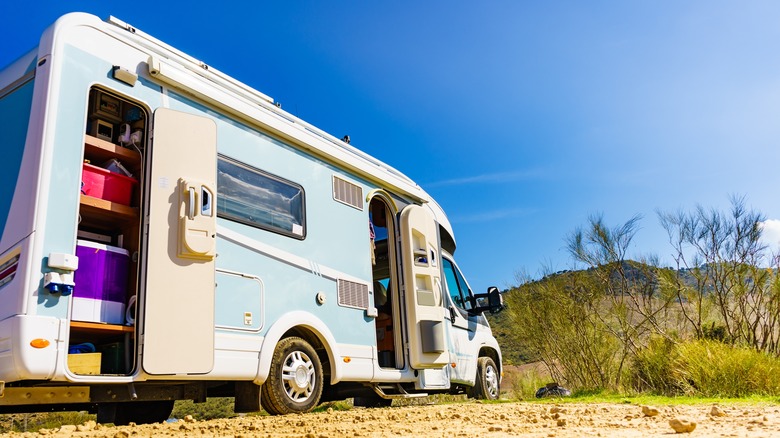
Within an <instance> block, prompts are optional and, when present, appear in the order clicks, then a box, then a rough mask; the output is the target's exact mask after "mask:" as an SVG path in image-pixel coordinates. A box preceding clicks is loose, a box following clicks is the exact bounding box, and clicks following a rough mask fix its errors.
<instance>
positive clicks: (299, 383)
mask: <svg viewBox="0 0 780 438" xmlns="http://www.w3.org/2000/svg"><path fill="white" fill-rule="evenodd" d="M321 395H322V364H321V363H320V358H319V357H318V356H317V353H316V352H315V351H314V348H312V346H311V345H309V343H308V342H306V341H304V340H303V339H301V338H298V337H290V338H286V339H283V340H282V341H280V342H279V344H278V345H277V346H276V349H275V350H274V356H273V358H272V359H271V371H270V372H269V374H268V380H266V381H265V383H263V387H262V389H261V392H260V403H261V404H262V406H263V409H265V410H266V411H267V412H268V413H269V414H272V415H275V414H292V413H297V412H308V411H310V410H312V409H313V408H314V407H315V406H317V405H318V404H319V402H320V396H321Z"/></svg>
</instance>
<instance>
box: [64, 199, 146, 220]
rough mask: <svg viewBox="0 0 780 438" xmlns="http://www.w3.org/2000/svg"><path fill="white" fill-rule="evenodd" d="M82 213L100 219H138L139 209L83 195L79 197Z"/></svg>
mask: <svg viewBox="0 0 780 438" xmlns="http://www.w3.org/2000/svg"><path fill="white" fill-rule="evenodd" d="M79 203H80V205H81V213H82V215H87V216H89V217H91V218H95V219H99V220H106V221H112V220H120V221H131V220H137V219H138V209H137V208H134V207H129V206H127V205H123V204H119V203H116V202H111V201H106V200H105V199H100V198H94V197H92V196H87V195H81V198H80V199H79Z"/></svg>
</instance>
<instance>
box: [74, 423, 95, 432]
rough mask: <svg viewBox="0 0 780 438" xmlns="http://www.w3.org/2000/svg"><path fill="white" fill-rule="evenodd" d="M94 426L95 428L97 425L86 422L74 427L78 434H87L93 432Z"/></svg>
mask: <svg viewBox="0 0 780 438" xmlns="http://www.w3.org/2000/svg"><path fill="white" fill-rule="evenodd" d="M95 426H97V423H95V422H94V421H87V422H86V423H84V424H79V425H78V426H76V431H78V432H89V431H90V430H94V429H95Z"/></svg>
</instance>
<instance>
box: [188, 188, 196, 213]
mask: <svg viewBox="0 0 780 438" xmlns="http://www.w3.org/2000/svg"><path fill="white" fill-rule="evenodd" d="M187 192H189V195H190V202H189V204H187V217H188V218H189V219H190V220H192V219H195V188H194V187H188V188H187Z"/></svg>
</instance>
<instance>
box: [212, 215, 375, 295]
mask: <svg viewBox="0 0 780 438" xmlns="http://www.w3.org/2000/svg"><path fill="white" fill-rule="evenodd" d="M217 236H219V237H221V238H222V239H225V240H227V241H230V242H233V243H235V244H237V245H241V246H243V247H244V248H247V249H249V250H252V251H254V252H257V253H260V254H264V255H266V256H268V257H271V258H274V259H276V260H278V261H280V262H282V263H286V264H288V265H290V266H294V267H296V268H298V269H302V270H304V271H306V272H309V273H311V274H313V275H316V276H318V277H323V278H327V279H329V280H333V281H337V280H346V281H351V282H353V283H358V284H363V285H365V286H366V288H368V285H367V284H366V282H365V280H362V279H360V278H357V277H354V276H352V275H349V274H346V273H344V272H341V271H338V270H336V269H333V268H329V267H327V266H323V265H320V264H319V263H317V262H315V261H314V260H310V259H307V258H305V257H301V256H297V255H295V254H291V253H289V252H287V251H284V250H282V249H279V248H276V247H273V246H271V245H269V244H267V243H263V242H259V241H257V240H255V239H251V238H249V237H247V236H244V235H243V234H241V233H237V232H235V231H233V230H229V229H227V228H225V227H223V226H220V225H217Z"/></svg>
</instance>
